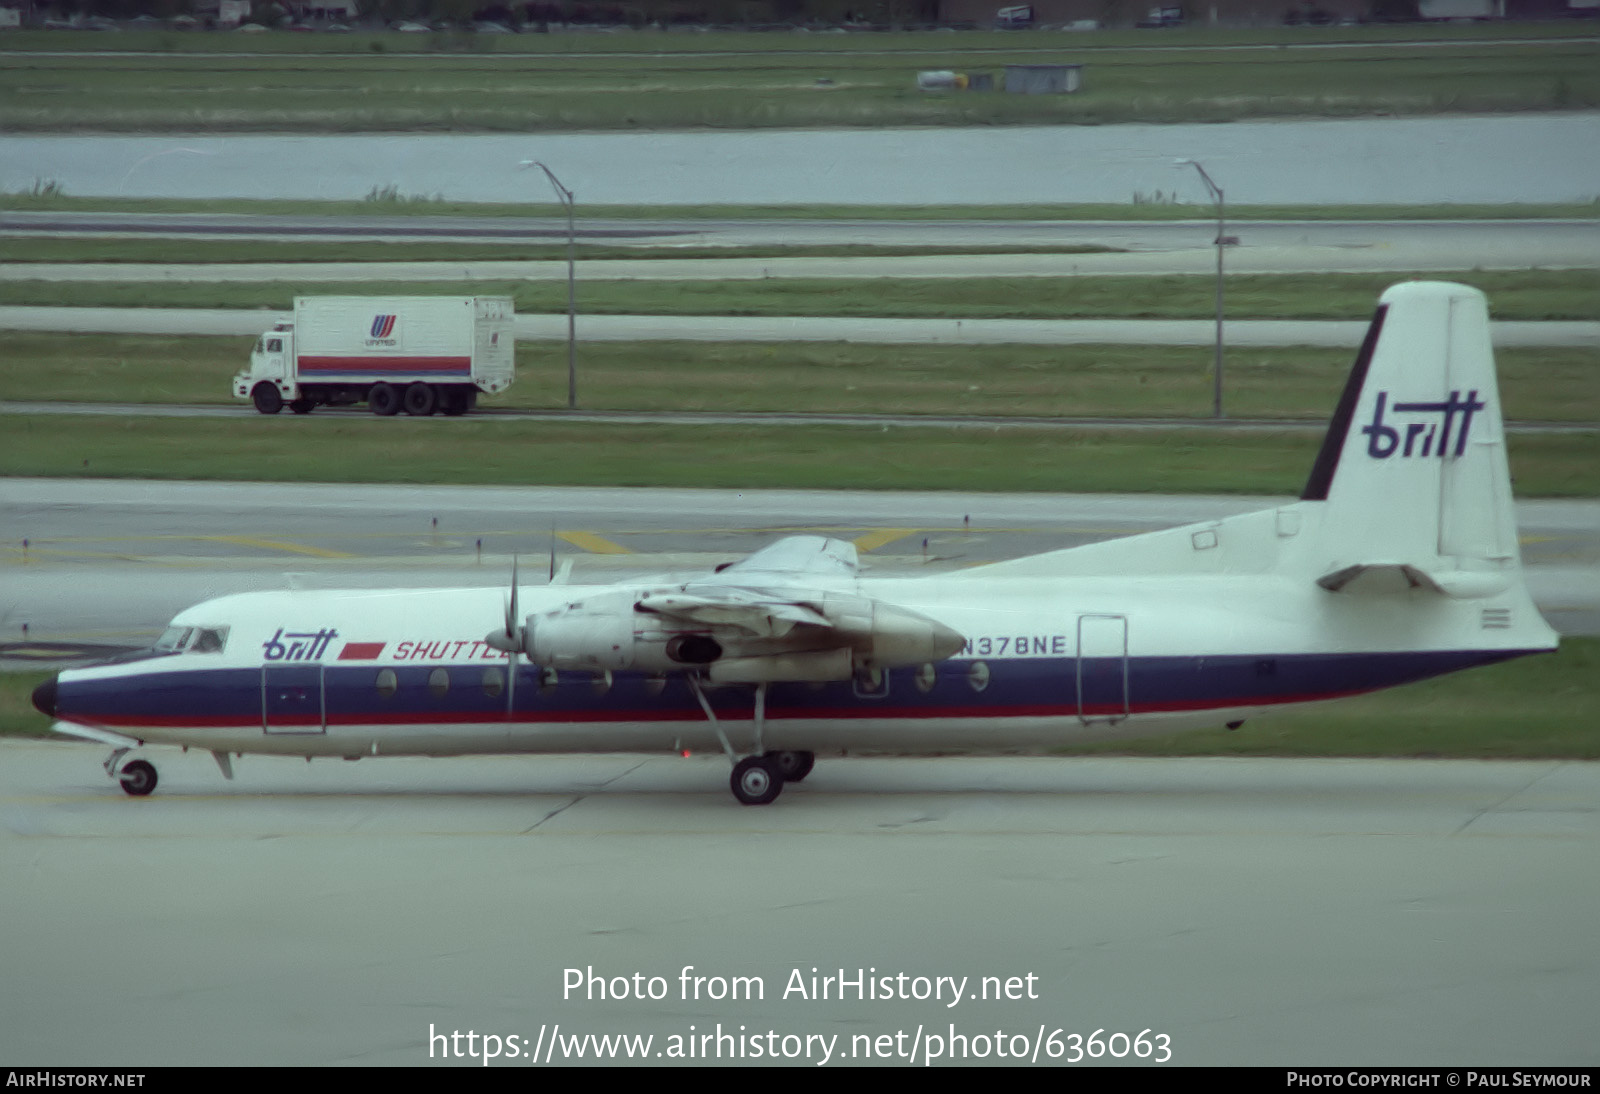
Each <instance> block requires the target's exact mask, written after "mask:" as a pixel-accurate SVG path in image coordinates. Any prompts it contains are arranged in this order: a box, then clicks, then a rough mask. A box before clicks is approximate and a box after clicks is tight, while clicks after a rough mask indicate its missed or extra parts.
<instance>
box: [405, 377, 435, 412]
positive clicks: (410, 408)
mask: <svg viewBox="0 0 1600 1094" xmlns="http://www.w3.org/2000/svg"><path fill="white" fill-rule="evenodd" d="M405 404H406V413H407V414H409V415H411V416H412V417H413V418H428V417H431V416H432V415H433V411H434V408H435V407H436V406H438V404H439V400H438V397H437V396H436V395H434V393H433V385H432V384H423V383H416V384H412V385H411V386H410V387H408V388H406V394H405Z"/></svg>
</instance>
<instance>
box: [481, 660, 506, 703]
mask: <svg viewBox="0 0 1600 1094" xmlns="http://www.w3.org/2000/svg"><path fill="white" fill-rule="evenodd" d="M505 687H506V678H505V674H504V673H502V672H501V671H500V670H499V669H497V668H494V667H492V666H491V667H490V668H486V669H484V670H483V693H484V694H485V695H487V696H488V697H489V698H491V699H498V698H500V693H501V692H502V691H504V690H505Z"/></svg>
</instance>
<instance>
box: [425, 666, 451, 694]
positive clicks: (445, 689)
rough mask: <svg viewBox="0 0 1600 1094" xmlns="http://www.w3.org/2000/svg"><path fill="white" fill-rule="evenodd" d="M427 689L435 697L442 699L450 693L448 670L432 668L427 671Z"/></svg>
mask: <svg viewBox="0 0 1600 1094" xmlns="http://www.w3.org/2000/svg"><path fill="white" fill-rule="evenodd" d="M428 690H429V691H431V692H433V697H434V698H435V699H443V698H444V697H445V696H446V695H448V694H450V670H449V669H434V670H433V671H432V672H430V673H428Z"/></svg>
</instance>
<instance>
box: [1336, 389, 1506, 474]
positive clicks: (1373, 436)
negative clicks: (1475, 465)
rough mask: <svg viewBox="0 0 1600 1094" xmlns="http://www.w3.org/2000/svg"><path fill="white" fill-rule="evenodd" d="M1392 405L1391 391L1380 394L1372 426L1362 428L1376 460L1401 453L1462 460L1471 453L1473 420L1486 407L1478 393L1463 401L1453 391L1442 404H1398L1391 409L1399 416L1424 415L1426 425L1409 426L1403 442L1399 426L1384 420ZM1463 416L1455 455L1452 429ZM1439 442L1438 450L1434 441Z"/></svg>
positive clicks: (1457, 392) (1414, 424)
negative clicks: (1387, 407) (1469, 443)
mask: <svg viewBox="0 0 1600 1094" xmlns="http://www.w3.org/2000/svg"><path fill="white" fill-rule="evenodd" d="M1388 401H1389V393H1388V392H1387V391H1380V392H1378V402H1377V405H1376V406H1375V407H1374V408H1373V412H1372V422H1371V424H1369V425H1364V426H1362V427H1361V432H1363V433H1365V434H1366V435H1367V455H1369V456H1371V457H1372V458H1373V459H1375V460H1386V459H1388V458H1389V457H1390V456H1393V455H1395V454H1396V450H1398V451H1399V455H1401V456H1402V457H1405V456H1438V457H1439V458H1441V459H1443V458H1444V457H1445V456H1447V455H1455V456H1461V455H1465V454H1466V451H1467V434H1468V433H1470V432H1471V430H1472V416H1473V415H1474V414H1476V413H1477V412H1478V411H1480V410H1482V409H1483V408H1484V406H1485V405H1486V404H1484V403H1483V402H1482V401H1480V400H1479V398H1478V392H1477V389H1473V390H1472V391H1469V392H1467V396H1466V398H1464V399H1463V398H1462V397H1461V392H1459V391H1452V392H1451V393H1450V397H1449V398H1448V399H1446V400H1445V401H1444V402H1442V403H1395V404H1394V406H1393V407H1392V408H1391V409H1392V410H1393V411H1394V413H1395V414H1396V415H1402V414H1410V415H1422V416H1424V420H1423V421H1420V422H1419V421H1410V422H1405V423H1403V424H1404V427H1405V437H1404V441H1403V442H1402V439H1401V434H1400V430H1399V429H1398V428H1397V425H1399V424H1402V423H1396V425H1386V424H1384V420H1383V411H1384V407H1385V406H1386V405H1387V403H1388ZM1458 414H1459V415H1460V416H1461V421H1460V425H1459V428H1457V430H1456V433H1455V442H1456V443H1455V451H1454V452H1451V451H1450V440H1451V434H1450V427H1451V425H1452V424H1453V423H1454V422H1455V418H1456V415H1458ZM1430 415H1438V416H1439V419H1438V420H1427V416H1430ZM1418 437H1421V438H1422V445H1421V447H1420V448H1419V447H1418V446H1417V443H1416V442H1417V438H1418ZM1436 439H1437V440H1438V442H1439V443H1438V445H1437V447H1436V446H1435V445H1434V441H1435V440H1436Z"/></svg>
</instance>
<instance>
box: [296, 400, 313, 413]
mask: <svg viewBox="0 0 1600 1094" xmlns="http://www.w3.org/2000/svg"><path fill="white" fill-rule="evenodd" d="M316 405H317V404H316V403H313V402H312V401H311V400H310V399H296V400H294V401H293V402H292V403H290V404H289V409H290V410H292V411H294V412H295V413H296V414H310V413H311V409H312V408H313V407H314V406H316Z"/></svg>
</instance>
